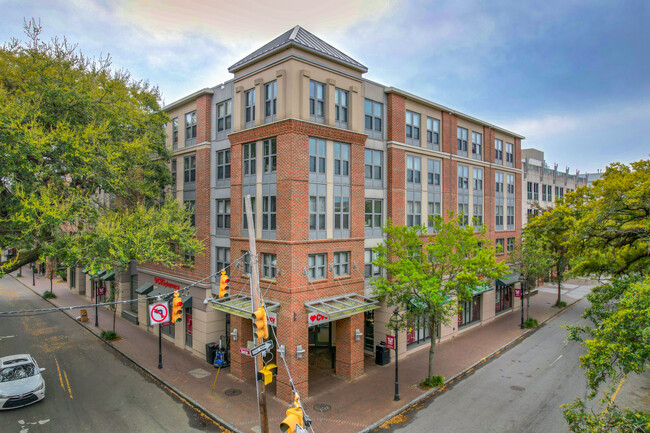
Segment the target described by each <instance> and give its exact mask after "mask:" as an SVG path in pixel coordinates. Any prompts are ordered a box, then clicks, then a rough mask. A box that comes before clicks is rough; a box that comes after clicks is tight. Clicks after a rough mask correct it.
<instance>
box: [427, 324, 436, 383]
mask: <svg viewBox="0 0 650 433" xmlns="http://www.w3.org/2000/svg"><path fill="white" fill-rule="evenodd" d="M429 337H430V338H431V345H430V346H429V376H428V379H429V380H433V354H434V353H435V352H436V321H435V319H433V318H431V319H429Z"/></svg>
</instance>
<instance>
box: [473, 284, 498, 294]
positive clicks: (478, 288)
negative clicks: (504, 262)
mask: <svg viewBox="0 0 650 433" xmlns="http://www.w3.org/2000/svg"><path fill="white" fill-rule="evenodd" d="M490 290H494V287H492V286H490V285H489V284H485V285H483V286H476V287H474V289H472V294H473V295H474V296H476V295H480V294H483V293H485V292H489V291H490Z"/></svg>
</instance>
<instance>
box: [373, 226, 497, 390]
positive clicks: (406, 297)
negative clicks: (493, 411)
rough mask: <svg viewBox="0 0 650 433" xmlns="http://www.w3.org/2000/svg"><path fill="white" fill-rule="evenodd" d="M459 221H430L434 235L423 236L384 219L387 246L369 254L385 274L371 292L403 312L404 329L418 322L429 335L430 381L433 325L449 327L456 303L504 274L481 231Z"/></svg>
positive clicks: (430, 374) (419, 229)
mask: <svg viewBox="0 0 650 433" xmlns="http://www.w3.org/2000/svg"><path fill="white" fill-rule="evenodd" d="M461 221H462V219H461V218H453V215H452V214H450V218H449V220H448V221H444V220H443V218H442V217H440V216H435V217H433V228H434V232H435V233H436V234H435V235H426V234H425V228H424V227H422V226H418V227H404V226H394V225H393V224H392V222H391V221H390V220H389V221H388V222H387V225H386V226H385V227H384V229H383V231H384V234H385V235H386V241H385V242H383V243H382V244H380V245H379V246H377V247H376V248H375V249H374V251H375V252H376V254H377V256H376V259H375V261H373V264H375V265H377V266H379V267H381V268H382V269H384V270H385V271H386V272H387V275H386V276H378V277H376V278H375V279H374V280H372V281H371V284H372V285H373V286H374V289H373V291H374V293H375V294H376V295H378V296H379V297H380V299H383V300H385V301H386V303H387V304H388V305H389V306H398V307H399V308H401V309H402V310H403V311H404V315H405V319H406V320H405V321H404V323H403V326H406V324H407V323H409V322H412V321H413V320H414V319H415V318H418V317H420V318H423V319H424V320H425V321H426V324H427V325H426V326H427V328H428V330H429V335H431V336H432V338H431V346H430V348H429V372H428V376H427V379H428V380H429V381H430V382H431V381H433V377H434V376H433V356H434V353H435V345H436V339H435V338H434V336H435V335H436V332H435V331H436V328H437V326H438V324H447V323H449V322H450V321H451V319H452V318H454V317H456V315H457V313H458V309H459V304H458V302H463V301H468V300H471V299H472V296H473V291H474V290H475V289H476V288H478V287H480V286H483V285H485V284H488V283H489V282H490V281H491V280H494V279H496V278H499V277H501V276H502V275H503V274H504V273H505V272H507V270H508V266H507V265H506V264H504V263H502V262H497V261H496V258H495V249H494V245H493V244H492V242H491V241H490V240H489V239H487V237H486V236H485V227H484V226H481V228H480V229H479V230H478V232H476V233H475V231H474V227H472V226H470V225H463V224H462V223H461Z"/></svg>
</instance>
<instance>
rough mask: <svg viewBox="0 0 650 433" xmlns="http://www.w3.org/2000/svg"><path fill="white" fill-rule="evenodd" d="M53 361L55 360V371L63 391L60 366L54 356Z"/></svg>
mask: <svg viewBox="0 0 650 433" xmlns="http://www.w3.org/2000/svg"><path fill="white" fill-rule="evenodd" d="M54 362H56V371H58V372H59V382H61V389H63V390H64V391H65V386H63V377H61V368H60V367H59V361H57V360H56V358H54Z"/></svg>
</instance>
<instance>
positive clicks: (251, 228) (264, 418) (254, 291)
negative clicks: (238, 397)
mask: <svg viewBox="0 0 650 433" xmlns="http://www.w3.org/2000/svg"><path fill="white" fill-rule="evenodd" d="M245 200H246V222H247V223H248V242H249V248H250V259H251V278H250V282H251V301H252V302H251V307H252V311H251V314H252V313H254V312H255V311H256V310H257V309H258V308H259V307H260V306H261V302H260V298H259V287H260V279H259V272H258V268H257V263H258V262H257V250H256V248H255V224H254V223H255V222H254V221H253V209H252V206H251V196H250V195H246V197H245ZM265 320H266V318H265ZM251 326H254V325H252V324H251ZM254 335H255V334H253V341H255V345H256V346H257V345H258V344H262V343H263V342H264V339H263V338H255V337H254ZM262 365H264V359H263V357H262V354H261V353H260V354H259V355H257V356H256V357H255V376H256V379H255V384H256V389H257V402H258V403H259V410H260V427H261V429H262V431H261V433H269V418H268V414H267V412H266V390H265V388H266V385H265V384H264V381H263V380H262V381H259V380H257V372H258V371H259V370H260V368H261V366H262Z"/></svg>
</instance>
